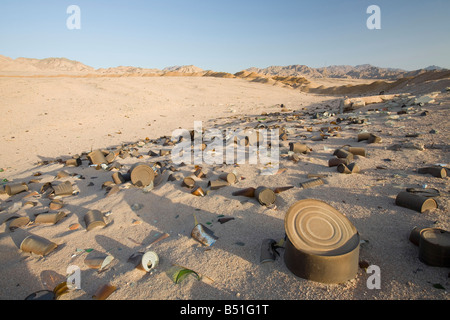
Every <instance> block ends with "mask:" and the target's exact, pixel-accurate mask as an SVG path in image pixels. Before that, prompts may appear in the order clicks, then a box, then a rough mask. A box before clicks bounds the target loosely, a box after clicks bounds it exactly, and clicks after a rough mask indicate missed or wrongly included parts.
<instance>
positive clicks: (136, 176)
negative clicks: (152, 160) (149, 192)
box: [130, 163, 155, 187]
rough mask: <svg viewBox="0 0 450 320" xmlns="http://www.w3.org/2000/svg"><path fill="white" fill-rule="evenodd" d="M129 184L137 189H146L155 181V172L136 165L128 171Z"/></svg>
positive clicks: (145, 166)
mask: <svg viewBox="0 0 450 320" xmlns="http://www.w3.org/2000/svg"><path fill="white" fill-rule="evenodd" d="M130 179H131V183H133V184H134V185H135V186H138V187H146V186H148V185H149V184H150V183H151V182H152V181H153V180H154V179H155V172H154V171H153V169H152V168H151V167H150V166H148V165H146V164H141V163H137V164H135V165H133V166H132V167H131V169H130Z"/></svg>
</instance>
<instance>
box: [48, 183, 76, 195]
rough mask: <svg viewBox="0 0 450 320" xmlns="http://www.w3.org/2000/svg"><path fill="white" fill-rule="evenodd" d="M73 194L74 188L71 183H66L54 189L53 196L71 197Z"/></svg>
mask: <svg viewBox="0 0 450 320" xmlns="http://www.w3.org/2000/svg"><path fill="white" fill-rule="evenodd" d="M72 193H73V187H72V184H71V183H70V181H65V182H64V183H60V184H58V185H57V186H54V187H53V194H54V195H55V196H70V195H72Z"/></svg>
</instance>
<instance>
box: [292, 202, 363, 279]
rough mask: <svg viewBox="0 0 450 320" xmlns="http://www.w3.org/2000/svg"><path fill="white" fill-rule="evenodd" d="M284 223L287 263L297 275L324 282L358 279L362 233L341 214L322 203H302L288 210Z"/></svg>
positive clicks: (297, 203)
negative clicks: (360, 236)
mask: <svg viewBox="0 0 450 320" xmlns="http://www.w3.org/2000/svg"><path fill="white" fill-rule="evenodd" d="M284 224H285V231H286V235H287V241H286V246H285V253H284V261H285V263H286V266H287V267H288V269H289V270H290V271H291V272H292V273H294V274H295V275H296V276H298V277H300V278H304V279H308V280H312V281H317V282H323V283H342V282H345V281H348V280H351V279H353V278H354V277H355V276H356V274H357V272H358V262H359V242H360V238H359V233H358V231H357V230H356V228H355V226H354V225H353V224H352V223H351V222H350V221H349V220H348V218H347V217H345V216H344V215H343V214H341V213H340V212H339V211H337V210H336V209H334V208H333V207H331V206H329V205H328V204H326V203H325V202H322V201H320V200H314V199H305V200H300V201H298V202H296V203H295V204H294V205H292V206H291V207H290V208H289V210H288V212H287V213H286V215H285V219H284Z"/></svg>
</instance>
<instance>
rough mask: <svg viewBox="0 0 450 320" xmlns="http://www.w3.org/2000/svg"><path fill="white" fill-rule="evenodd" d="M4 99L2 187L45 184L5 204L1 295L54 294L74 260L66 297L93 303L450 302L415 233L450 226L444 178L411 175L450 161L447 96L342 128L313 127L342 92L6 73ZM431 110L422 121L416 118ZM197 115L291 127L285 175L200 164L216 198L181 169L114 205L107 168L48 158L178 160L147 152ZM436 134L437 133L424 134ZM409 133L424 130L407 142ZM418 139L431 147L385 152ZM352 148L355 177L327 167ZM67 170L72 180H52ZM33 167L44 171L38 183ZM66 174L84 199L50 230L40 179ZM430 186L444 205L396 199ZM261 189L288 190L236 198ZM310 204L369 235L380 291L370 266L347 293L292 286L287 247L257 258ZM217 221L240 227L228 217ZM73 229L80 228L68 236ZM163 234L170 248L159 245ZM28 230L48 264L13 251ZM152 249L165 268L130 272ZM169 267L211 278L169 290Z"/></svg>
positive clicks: (366, 110) (4, 198)
mask: <svg viewBox="0 0 450 320" xmlns="http://www.w3.org/2000/svg"><path fill="white" fill-rule="evenodd" d="M431 89H433V88H431ZM430 91H433V90H430ZM0 96H1V101H0V110H1V114H2V117H1V119H2V120H1V127H2V130H1V134H0V141H1V155H0V168H2V172H0V179H7V182H6V181H4V183H3V184H6V183H7V184H12V183H16V182H27V183H28V182H30V180H33V179H35V180H36V179H40V180H38V181H35V182H34V183H29V184H28V186H29V189H30V190H29V191H28V192H24V193H20V194H17V195H13V196H8V195H7V194H0V201H1V202H0V209H1V211H0V222H3V223H2V225H1V233H0V248H1V249H0V269H1V270H2V272H1V273H0V299H3V300H5V299H8V300H22V299H25V297H27V296H28V295H29V294H31V293H33V292H36V291H39V290H44V289H45V290H53V289H54V288H55V287H56V285H58V284H59V283H61V282H62V281H65V279H66V272H67V268H68V267H69V266H72V265H75V266H78V267H79V268H80V270H81V289H79V290H72V291H69V292H68V293H66V294H64V295H62V296H60V299H61V300H91V299H92V298H93V295H94V294H95V293H96V291H97V289H98V288H100V287H102V286H103V285H105V284H111V285H114V286H115V287H116V290H115V291H114V292H113V293H112V294H111V295H110V296H109V298H108V299H110V300H111V299H116V300H131V299H136V300H145V299H148V300H156V299H162V300H225V299H226V300H253V299H258V300H336V299H337V300H374V299H375V300H377V299H378V300H409V299H413V300H422V299H426V300H441V299H444V300H448V299H449V294H448V290H449V288H450V280H449V279H450V278H449V271H450V270H449V268H444V267H432V266H428V265H426V264H425V263H423V262H421V261H420V260H419V258H418V253H419V251H418V247H417V246H415V245H414V244H412V243H411V242H410V241H409V239H408V237H409V233H410V231H411V230H412V228H413V227H415V226H422V227H439V228H442V229H445V230H450V218H449V192H450V188H449V181H448V179H449V178H448V177H447V178H444V179H441V178H437V177H433V176H431V175H427V174H419V173H417V169H418V168H419V167H421V166H426V165H432V164H437V163H440V164H446V165H448V164H449V163H450V157H449V153H448V152H449V149H448V146H449V145H448V137H449V136H450V132H449V128H450V127H449V115H448V110H449V106H450V94H449V93H448V92H447V93H440V94H439V95H438V96H437V97H436V102H435V103H432V104H426V105H424V106H422V107H419V106H414V107H412V108H411V110H410V113H407V114H401V115H397V111H398V110H400V109H399V108H397V109H396V108H390V109H389V110H388V111H391V112H392V113H389V112H388V111H386V110H383V108H385V107H386V106H385V105H369V106H366V107H363V108H361V109H358V111H359V112H360V113H355V114H353V117H356V118H359V119H365V122H364V123H362V124H357V123H352V122H351V121H349V120H348V119H346V120H344V121H342V122H339V123H337V122H333V121H336V120H337V118H338V117H343V118H348V117H350V116H352V115H349V114H344V115H334V116H330V117H323V118H320V117H319V119H312V118H313V117H312V116H313V115H314V114H315V113H316V112H319V113H323V112H324V111H328V112H335V113H336V112H337V111H338V106H339V99H340V98H342V97H338V96H334V97H332V96H320V95H314V94H305V93H301V92H298V91H295V90H293V89H288V88H282V87H279V86H270V85H265V84H260V83H251V82H248V81H245V80H242V79H221V78H199V77H195V78H190V77H182V78H178V77H163V78H139V77H135V78H70V77H61V78H45V77H42V78H7V77H5V78H0ZM280 104H284V106H285V108H286V109H281V108H280ZM377 110H378V111H377ZM425 110H427V111H428V114H427V115H426V116H421V113H422V112H423V111H425ZM264 113H267V114H264ZM397 116H398V117H397ZM271 120H274V121H275V122H270V121H271ZM194 121H202V123H203V128H204V129H209V128H219V129H239V128H241V129H242V128H245V127H252V128H254V127H255V126H256V125H258V124H261V123H262V124H268V125H269V124H274V123H277V124H279V125H284V126H286V127H287V128H289V132H288V140H286V141H281V142H280V143H281V147H280V155H281V156H280V167H282V168H286V170H285V171H284V172H282V173H280V174H276V175H262V174H261V169H263V167H262V166H261V165H252V164H243V165H239V166H236V165H233V164H229V165H203V169H204V171H205V172H206V177H205V178H203V179H196V180H197V183H198V185H200V186H201V187H202V188H203V189H204V190H205V191H208V192H207V194H206V195H205V196H204V197H198V196H195V195H192V194H191V192H190V190H189V189H187V188H185V187H183V186H182V185H181V179H182V178H183V177H185V176H189V175H191V174H192V173H193V172H194V171H195V166H194V165H193V164H187V165H186V166H180V167H178V166H176V169H177V170H178V171H175V172H174V174H175V176H176V177H177V178H178V180H176V181H165V180H164V181H163V182H162V183H161V184H160V185H158V186H156V187H155V188H154V189H153V190H150V191H149V192H144V190H143V189H142V188H139V187H136V186H133V185H132V184H131V183H130V182H127V183H124V184H121V185H119V189H120V191H119V192H117V193H114V194H111V195H108V196H107V192H106V190H105V189H104V188H102V185H103V184H104V183H105V182H107V181H111V180H112V178H111V177H112V173H113V172H114V171H108V170H104V169H102V168H95V167H92V166H89V162H88V161H87V160H84V161H83V163H82V165H81V166H79V167H65V166H64V164H63V163H59V162H58V161H55V160H57V159H62V160H64V161H65V160H67V159H69V158H71V157H72V156H74V155H76V154H78V155H81V154H82V153H83V152H89V151H91V150H95V149H108V148H110V149H115V148H116V147H117V146H120V145H122V144H131V143H138V142H141V143H140V144H138V145H137V146H136V150H137V151H138V153H139V154H140V155H141V158H136V157H127V158H123V159H122V158H120V157H118V158H117V159H116V160H117V162H119V163H120V164H121V165H122V168H121V169H120V172H122V173H124V172H126V171H127V170H128V169H129V168H130V167H131V166H132V165H133V164H135V163H137V162H143V163H154V162H156V161H163V160H170V156H157V157H151V156H149V155H148V152H149V151H150V150H152V151H155V152H158V151H159V150H160V149H161V148H163V146H162V143H161V141H160V140H158V141H156V139H158V138H159V137H161V136H170V135H171V133H172V131H173V130H175V129H177V128H183V129H188V130H190V129H192V128H193V126H194ZM330 123H331V124H330ZM326 126H333V127H336V126H337V127H339V128H340V129H339V131H337V132H339V135H334V134H331V135H330V136H328V137H327V139H324V140H322V141H313V139H311V137H312V135H317V133H318V131H319V129H320V128H322V127H326ZM432 129H433V130H434V131H433V132H435V133H430V131H431V130H432ZM364 130H366V131H367V132H372V133H376V134H377V135H378V136H380V137H381V138H382V142H381V143H373V144H368V143H367V142H366V141H361V142H358V141H357V139H356V137H357V134H358V133H359V132H361V131H364ZM335 133H336V132H335ZM414 133H419V134H420V135H419V136H418V137H405V135H407V134H414ZM146 138H147V140H146ZM152 141H155V142H158V143H152ZM289 142H302V143H305V144H307V145H308V146H310V147H311V148H312V151H311V152H310V153H309V154H306V155H303V154H302V155H300V160H299V161H298V162H294V161H292V160H290V159H289V157H288V156H287V154H288V151H289V148H288V143H289ZM411 142H413V143H422V144H423V145H424V146H425V148H424V149H423V150H417V149H414V148H401V149H400V150H391V149H392V148H390V147H391V146H393V145H395V144H400V145H405V144H407V143H411ZM343 145H351V146H360V147H364V148H366V149H367V151H368V155H367V156H366V157H362V156H356V157H355V162H356V163H357V164H358V165H359V166H360V168H361V172H360V173H359V174H341V173H339V172H337V170H336V167H329V166H328V160H329V159H330V158H331V157H332V156H333V151H334V150H335V149H336V148H338V147H341V146H343ZM46 161H47V162H46ZM62 170H64V171H66V172H68V173H70V174H73V175H71V176H69V177H66V178H58V179H55V177H56V175H57V174H58V172H60V171H62ZM223 172H235V173H236V174H237V175H238V176H239V180H238V183H237V184H234V185H230V186H227V187H224V188H221V189H218V190H209V188H208V181H210V180H215V179H216V178H217V177H218V176H219V175H220V174H221V173H223ZM37 173H39V174H40V175H39V176H35V175H36V174H37ZM308 174H324V175H327V177H326V183H325V184H324V185H321V186H317V187H314V188H310V189H303V188H300V183H301V182H303V181H306V180H308V177H307V176H308ZM65 180H67V181H70V182H71V183H72V185H73V186H74V188H75V190H76V191H77V192H76V193H75V194H74V195H71V196H66V197H63V199H62V200H63V202H64V206H63V207H62V209H60V211H64V212H65V213H66V214H67V215H66V217H65V218H64V219H62V220H61V221H59V222H58V223H57V224H55V225H39V224H36V223H33V221H34V219H35V214H37V213H41V212H44V211H48V210H49V203H50V199H49V198H47V197H45V196H44V195H43V194H41V193H40V190H41V187H42V186H43V184H44V183H46V182H52V183H53V184H55V185H56V184H58V183H61V182H63V181H65ZM425 184H426V185H427V187H428V188H436V189H438V190H439V191H440V194H441V195H440V197H438V198H437V203H438V208H437V209H434V210H432V211H429V212H424V213H419V212H416V211H413V210H411V209H407V208H403V207H400V206H397V205H395V197H396V195H397V194H398V193H399V192H400V191H403V190H404V189H405V188H408V187H413V188H422V187H423V186H424V185H425ZM262 185H264V186H268V187H273V188H275V187H280V186H294V187H293V188H292V189H289V190H287V191H284V192H282V193H279V194H277V199H276V202H275V206H271V207H265V206H261V205H260V204H259V203H258V202H257V201H256V200H255V199H253V198H246V197H242V196H233V195H232V193H233V192H234V191H236V190H239V189H241V188H247V187H257V186H262ZM33 191H37V194H36V193H34V194H33V193H32V192H33ZM26 196H28V197H26ZM308 198H311V199H318V200H322V201H325V202H326V203H328V204H329V205H331V206H333V207H334V208H335V209H337V210H339V211H340V212H341V213H343V214H344V215H345V216H346V217H347V218H348V219H349V220H350V221H351V222H352V223H353V225H354V226H355V227H356V228H357V230H358V232H359V234H360V237H361V240H362V242H361V244H360V254H359V260H360V261H363V262H365V263H366V265H376V266H378V267H379V268H380V272H381V274H380V275H381V278H380V279H381V282H380V283H381V287H380V289H376V288H375V289H370V288H369V287H368V285H367V281H368V280H369V277H370V275H371V274H369V273H367V272H366V270H365V269H364V268H362V267H361V268H358V273H357V275H356V277H355V278H354V279H352V280H350V281H347V282H345V283H341V284H324V283H319V282H314V281H310V280H306V279H302V278H299V277H296V276H295V275H293V273H292V272H291V271H290V270H289V269H288V268H287V267H286V265H285V262H284V259H283V255H284V249H282V248H281V249H279V252H280V256H279V257H277V259H276V260H275V261H274V262H268V263H264V264H261V263H260V260H259V259H260V248H261V243H262V241H263V240H264V239H266V238H271V239H275V240H276V241H278V240H280V239H283V238H284V235H285V230H284V216H285V214H286V212H287V210H288V209H289V207H290V206H291V205H292V204H294V203H295V202H296V201H298V200H301V199H308ZM28 201H32V202H34V204H35V206H31V205H29V204H27V202H28ZM136 204H139V206H137V207H140V208H139V209H136V206H135V205H136ZM94 209H97V210H100V211H101V212H102V213H104V214H107V215H106V220H107V223H108V224H107V226H106V227H105V228H98V229H94V230H90V231H87V230H86V226H85V222H84V215H85V214H86V212H87V211H89V210H94ZM11 216H27V217H29V218H30V220H31V223H30V224H29V225H27V226H24V227H22V228H19V229H15V230H14V231H11V230H10V229H9V227H8V223H9V221H6V220H7V219H8V218H9V217H11ZM194 216H195V217H196V219H197V220H198V222H200V223H202V224H204V225H205V226H207V227H208V228H209V229H211V230H212V231H213V232H214V235H215V236H217V237H218V239H217V241H216V242H215V243H214V244H213V245H212V246H204V245H202V244H200V243H199V242H197V241H196V240H194V239H193V238H192V237H191V230H192V228H193V227H194ZM220 217H229V218H234V219H232V220H230V221H228V222H226V223H219V222H218V218H220ZM10 221H11V220H10ZM75 223H79V224H80V228H79V229H76V230H71V229H69V226H71V225H72V224H75ZM165 233H167V234H168V235H169V236H168V237H167V238H165V239H163V240H161V241H159V242H157V243H154V244H152V242H153V241H154V240H156V239H158V238H159V237H160V236H161V235H162V234H165ZM29 234H34V235H38V236H41V237H45V238H46V239H49V240H51V241H53V242H55V243H57V244H58V247H57V248H56V249H55V250H54V251H52V252H51V253H50V254H49V255H47V256H45V257H41V256H39V255H35V254H30V253H26V252H22V251H21V250H20V249H19V246H20V241H21V239H23V238H24V237H25V236H26V235H29ZM149 245H150V246H149ZM85 249H94V252H97V253H99V254H105V255H106V254H109V255H111V256H113V257H114V259H113V260H112V261H111V262H110V264H109V265H107V267H106V268H105V270H103V271H102V272H99V271H98V270H96V269H92V268H89V267H88V266H87V265H86V262H85V260H84V259H85V258H86V257H87V256H88V254H89V253H88V252H85V251H83V250H85ZM146 249H148V250H151V251H154V252H155V253H157V255H158V257H159V264H158V265H157V266H156V267H155V268H154V269H153V270H152V271H151V272H149V273H145V272H143V271H141V270H138V269H136V268H135V267H134V265H133V264H132V263H130V262H128V258H129V257H130V256H131V255H132V254H134V253H136V252H139V251H145V250H146ZM176 265H178V266H183V267H185V268H188V269H191V270H194V271H196V272H197V273H199V274H201V275H202V276H203V278H202V281H198V280H197V278H195V277H194V276H193V275H192V274H191V275H189V276H188V277H186V278H185V279H184V280H182V281H181V282H180V283H177V284H175V283H174V281H173V280H172V278H171V275H172V272H173V270H174V266H176Z"/></svg>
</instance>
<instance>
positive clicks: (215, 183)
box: [208, 180, 230, 190]
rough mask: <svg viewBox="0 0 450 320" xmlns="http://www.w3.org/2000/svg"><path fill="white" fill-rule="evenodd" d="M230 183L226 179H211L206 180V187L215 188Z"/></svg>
mask: <svg viewBox="0 0 450 320" xmlns="http://www.w3.org/2000/svg"><path fill="white" fill-rule="evenodd" d="M229 185H230V184H229V183H228V182H227V181H223V180H213V181H209V182H208V187H210V188H211V190H217V189H220V188H223V187H226V186H229Z"/></svg>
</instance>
